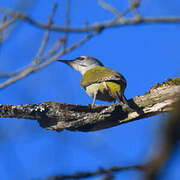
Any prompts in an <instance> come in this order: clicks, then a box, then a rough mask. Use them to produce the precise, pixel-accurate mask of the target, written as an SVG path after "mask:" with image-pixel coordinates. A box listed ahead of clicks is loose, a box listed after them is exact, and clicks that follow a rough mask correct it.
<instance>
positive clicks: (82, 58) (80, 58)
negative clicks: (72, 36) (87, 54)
mask: <svg viewBox="0 0 180 180" xmlns="http://www.w3.org/2000/svg"><path fill="white" fill-rule="evenodd" d="M77 59H79V60H84V59H85V58H84V57H78V58H77Z"/></svg>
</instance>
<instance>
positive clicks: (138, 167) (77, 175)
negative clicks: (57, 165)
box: [46, 165, 144, 180]
mask: <svg viewBox="0 0 180 180" xmlns="http://www.w3.org/2000/svg"><path fill="white" fill-rule="evenodd" d="M124 170H140V171H143V170H144V167H143V166H141V165H134V166H122V167H119V166H113V167H111V168H109V169H102V168H100V169H99V170H97V171H92V172H78V173H75V174H72V175H59V176H52V177H49V178H47V179H46V180H51V179H56V180H64V179H81V178H88V177H93V176H97V175H108V174H112V173H115V172H119V171H124Z"/></svg>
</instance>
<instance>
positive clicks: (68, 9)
mask: <svg viewBox="0 0 180 180" xmlns="http://www.w3.org/2000/svg"><path fill="white" fill-rule="evenodd" d="M70 7H71V0H68V1H67V6H66V31H65V36H64V44H63V49H65V48H66V45H67V42H68V29H69V25H70Z"/></svg>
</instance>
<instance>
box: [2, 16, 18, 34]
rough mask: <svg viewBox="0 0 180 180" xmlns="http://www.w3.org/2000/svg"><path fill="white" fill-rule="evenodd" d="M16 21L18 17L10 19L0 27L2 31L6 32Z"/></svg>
mask: <svg viewBox="0 0 180 180" xmlns="http://www.w3.org/2000/svg"><path fill="white" fill-rule="evenodd" d="M16 20H17V17H16V16H13V17H11V18H10V19H8V20H7V21H6V22H4V23H3V24H1V25H0V31H2V30H4V29H5V28H6V27H8V26H9V25H11V24H12V23H14V22H15V21H16Z"/></svg>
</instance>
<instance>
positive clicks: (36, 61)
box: [32, 4, 57, 65]
mask: <svg viewBox="0 0 180 180" xmlns="http://www.w3.org/2000/svg"><path fill="white" fill-rule="evenodd" d="M56 9H57V4H54V6H53V8H52V12H51V15H50V16H49V18H48V26H49V28H48V29H47V30H46V31H45V33H44V38H43V41H42V44H41V46H40V48H39V51H38V53H37V55H36V58H35V59H34V60H33V61H32V65H35V64H38V63H39V62H40V56H41V55H42V53H43V51H44V48H45V46H46V44H47V42H48V39H49V31H50V27H51V25H52V24H53V21H52V19H53V17H54V15H55V12H56ZM41 60H42V59H41Z"/></svg>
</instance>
